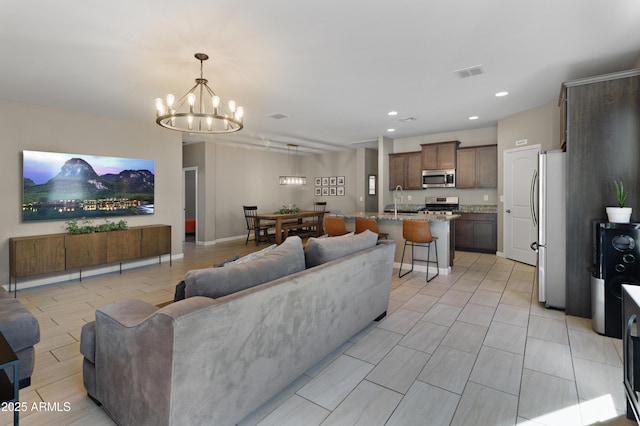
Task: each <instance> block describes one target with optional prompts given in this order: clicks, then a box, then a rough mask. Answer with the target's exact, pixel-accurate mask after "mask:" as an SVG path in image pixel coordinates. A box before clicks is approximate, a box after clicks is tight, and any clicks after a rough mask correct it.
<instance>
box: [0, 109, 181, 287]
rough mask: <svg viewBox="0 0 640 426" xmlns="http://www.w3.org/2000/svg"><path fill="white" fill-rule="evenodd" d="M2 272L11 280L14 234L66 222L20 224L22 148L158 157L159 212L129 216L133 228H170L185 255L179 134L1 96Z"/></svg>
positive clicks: (46, 230) (55, 228)
mask: <svg viewBox="0 0 640 426" xmlns="http://www.w3.org/2000/svg"><path fill="white" fill-rule="evenodd" d="M0 140H1V141H2V143H1V144H0V170H2V172H3V184H2V185H0V197H2V200H3V202H2V203H0V241H2V243H1V244H2V245H1V246H0V270H1V272H2V279H3V281H4V282H5V283H8V282H9V241H8V239H9V238H10V237H18V236H28V235H41V234H51V233H59V232H65V231H64V221H43V222H37V223H36V222H26V223H23V222H22V215H21V206H22V151H23V150H34V151H52V152H66V153H75V154H92V155H104V156H113V157H129V158H142V159H150V160H154V161H155V169H156V170H155V171H156V173H155V191H156V192H155V209H156V210H155V211H156V213H155V214H154V215H150V216H128V217H126V218H125V219H126V220H127V222H128V224H129V226H140V225H150V224H166V225H171V226H172V252H173V254H179V253H182V243H181V242H182V236H181V231H182V224H181V220H182V207H181V206H180V203H179V202H178V203H176V200H181V199H182V188H181V185H182V169H181V164H180V162H181V157H182V153H181V148H182V147H181V145H182V144H181V136H180V133H178V132H172V131H168V130H165V129H162V128H160V127H159V126H158V125H156V124H155V122H154V120H153V117H152V116H151V117H150V118H149V121H148V122H145V123H139V122H131V121H125V120H119V119H115V118H110V117H104V116H93V115H87V114H83V113H79V112H72V111H67V110H62V109H57V108H47V107H41V106H36V105H29V104H24V103H19V102H13V101H7V100H0Z"/></svg>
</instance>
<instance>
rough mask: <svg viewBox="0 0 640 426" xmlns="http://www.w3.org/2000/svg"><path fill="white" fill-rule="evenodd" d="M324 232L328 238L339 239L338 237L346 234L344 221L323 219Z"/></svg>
mask: <svg viewBox="0 0 640 426" xmlns="http://www.w3.org/2000/svg"><path fill="white" fill-rule="evenodd" d="M324 232H326V233H327V234H328V235H329V236H330V237H339V236H340V235H345V234H348V233H349V231H347V225H346V224H345V223H344V219H343V218H341V217H333V216H332V217H325V218H324Z"/></svg>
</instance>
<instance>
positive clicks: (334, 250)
mask: <svg viewBox="0 0 640 426" xmlns="http://www.w3.org/2000/svg"><path fill="white" fill-rule="evenodd" d="M377 242H378V234H376V233H375V232H371V231H369V230H366V231H364V232H361V233H360V234H355V235H342V236H340V237H330V238H309V240H308V241H307V247H306V249H305V253H304V256H305V262H306V265H307V268H312V267H314V266H318V265H321V264H323V263H326V262H330V261H332V260H336V259H339V258H341V257H345V256H349V255H350V254H354V253H357V252H359V251H361V250H365V249H368V248H370V247H373V246H375V245H376V243H377Z"/></svg>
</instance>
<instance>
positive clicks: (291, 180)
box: [280, 143, 307, 185]
mask: <svg viewBox="0 0 640 426" xmlns="http://www.w3.org/2000/svg"><path fill="white" fill-rule="evenodd" d="M290 148H295V150H296V153H295V155H296V158H297V156H298V145H296V144H293V143H289V144H287V161H288V162H289V163H291V152H290ZM289 167H291V165H289ZM295 169H296V167H295V164H294V167H292V170H293V175H288V176H280V185H306V184H307V178H306V177H304V176H298V175H297V172H296V170H295Z"/></svg>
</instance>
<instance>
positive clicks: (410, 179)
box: [389, 151, 422, 189]
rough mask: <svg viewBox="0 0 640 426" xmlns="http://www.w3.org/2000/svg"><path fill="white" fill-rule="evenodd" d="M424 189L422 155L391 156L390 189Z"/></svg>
mask: <svg viewBox="0 0 640 426" xmlns="http://www.w3.org/2000/svg"><path fill="white" fill-rule="evenodd" d="M398 185H400V186H401V187H402V189H422V153H421V152H420V151H417V152H402V153H399V154H389V189H395V188H396V186H398Z"/></svg>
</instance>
